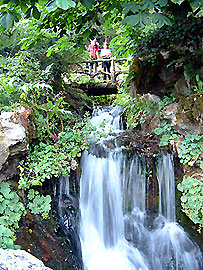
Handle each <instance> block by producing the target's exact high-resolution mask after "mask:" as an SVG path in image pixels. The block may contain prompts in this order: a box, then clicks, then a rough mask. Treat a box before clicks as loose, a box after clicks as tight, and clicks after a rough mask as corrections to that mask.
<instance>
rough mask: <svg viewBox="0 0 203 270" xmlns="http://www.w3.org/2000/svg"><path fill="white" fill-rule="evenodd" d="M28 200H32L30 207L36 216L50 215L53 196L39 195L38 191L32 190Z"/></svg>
mask: <svg viewBox="0 0 203 270" xmlns="http://www.w3.org/2000/svg"><path fill="white" fill-rule="evenodd" d="M28 199H29V200H30V202H29V204H28V207H29V209H30V210H31V212H32V213H33V214H34V215H37V214H43V215H44V216H45V214H48V213H49V211H50V210H51V204H50V203H51V196H50V195H47V196H43V195H41V196H40V195H39V192H38V191H35V190H34V189H30V190H29V192H28Z"/></svg>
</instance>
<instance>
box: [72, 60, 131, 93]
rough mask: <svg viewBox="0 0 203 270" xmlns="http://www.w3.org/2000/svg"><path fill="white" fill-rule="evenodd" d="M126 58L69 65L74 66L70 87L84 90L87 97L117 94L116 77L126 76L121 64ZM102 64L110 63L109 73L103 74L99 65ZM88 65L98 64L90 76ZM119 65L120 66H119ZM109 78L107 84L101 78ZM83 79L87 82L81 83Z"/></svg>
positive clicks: (125, 70)
mask: <svg viewBox="0 0 203 270" xmlns="http://www.w3.org/2000/svg"><path fill="white" fill-rule="evenodd" d="M126 60H127V59H126V58H120V59H117V60H116V59H114V58H111V59H97V60H89V61H83V62H80V63H74V64H73V63H71V64H69V65H71V66H72V65H74V69H73V71H72V72H71V74H72V76H74V77H73V79H72V82H71V84H72V86H74V88H75V87H78V88H80V89H82V90H84V91H85V92H86V93H87V94H88V95H89V96H101V95H110V94H116V93H117V87H118V76H119V75H120V74H127V73H128V69H124V68H123V66H122V63H123V62H125V61H126ZM102 62H111V68H110V73H109V72H104V71H103V69H102V67H101V65H100V63H102ZM90 63H96V64H98V68H97V72H96V73H92V74H90V70H89V65H90ZM120 63H121V64H120ZM104 74H106V76H107V77H108V76H110V79H109V80H108V81H107V82H104V81H103V76H104ZM83 78H86V79H87V82H85V83H82V82H81V81H82V80H83Z"/></svg>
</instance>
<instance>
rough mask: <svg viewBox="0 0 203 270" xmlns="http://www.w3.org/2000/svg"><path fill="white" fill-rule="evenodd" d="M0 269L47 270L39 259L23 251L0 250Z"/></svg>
mask: <svg viewBox="0 0 203 270" xmlns="http://www.w3.org/2000/svg"><path fill="white" fill-rule="evenodd" d="M0 268H1V269H4V270H16V269H18V270H26V269H32V270H49V269H51V268H48V267H46V266H45V265H44V264H43V263H42V262H41V261H40V260H39V259H37V258H36V257H34V256H33V255H31V254H29V253H28V252H26V251H25V250H12V249H7V250H4V249H0Z"/></svg>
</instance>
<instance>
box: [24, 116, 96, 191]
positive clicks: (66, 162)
mask: <svg viewBox="0 0 203 270" xmlns="http://www.w3.org/2000/svg"><path fill="white" fill-rule="evenodd" d="M72 121H74V124H71V126H67V127H66V128H65V129H64V131H62V132H60V134H59V135H58V137H57V136H56V137H55V142H54V141H53V139H51V138H50V139H49V141H47V142H46V143H45V142H43V141H41V142H40V143H39V144H38V145H35V146H34V147H33V150H32V151H31V152H30V154H29V155H28V157H27V160H26V161H23V162H22V163H21V166H22V168H21V176H20V181H19V186H20V188H23V189H27V188H30V187H31V186H35V185H42V183H43V182H44V181H45V179H50V178H52V177H53V176H55V177H59V176H60V175H61V173H62V174H63V175H67V173H68V172H70V169H71V162H72V161H73V160H74V159H76V158H78V157H80V156H81V151H83V150H85V149H87V147H88V143H87V138H88V137H89V135H90V133H91V131H92V130H93V128H92V127H91V126H90V124H89V117H88V115H85V116H84V118H83V119H76V118H74V117H72ZM69 124H70V123H69ZM47 139H48V138H47Z"/></svg>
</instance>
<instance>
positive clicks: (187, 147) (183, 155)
mask: <svg viewBox="0 0 203 270" xmlns="http://www.w3.org/2000/svg"><path fill="white" fill-rule="evenodd" d="M202 152H203V136H202V135H197V134H187V135H186V136H185V139H184V140H183V141H182V143H181V150H180V153H179V154H178V156H179V158H180V162H181V163H183V164H188V165H190V166H193V165H194V163H195V162H196V161H197V159H198V158H199V156H200V155H201V153H202Z"/></svg>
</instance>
